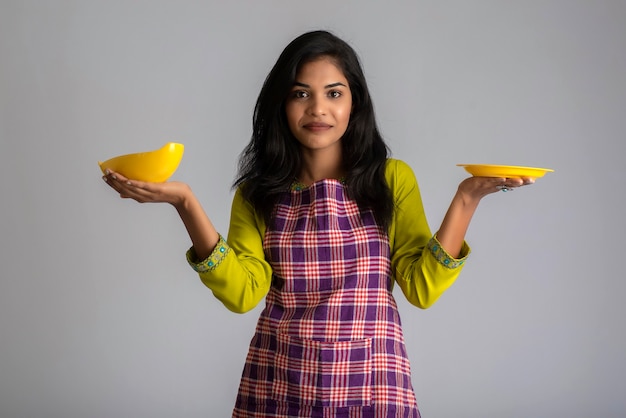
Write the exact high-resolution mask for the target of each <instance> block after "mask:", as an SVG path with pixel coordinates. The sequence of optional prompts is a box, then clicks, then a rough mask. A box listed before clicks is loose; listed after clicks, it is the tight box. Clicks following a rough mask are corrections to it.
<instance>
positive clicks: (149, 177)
mask: <svg viewBox="0 0 626 418" xmlns="http://www.w3.org/2000/svg"><path fill="white" fill-rule="evenodd" d="M184 150H185V146H184V145H183V144H177V143H175V142H168V143H167V144H165V145H164V146H163V147H161V148H160V149H158V150H154V151H148V152H138V153H135V154H125V155H120V156H118V157H114V158H111V159H108V160H106V161H104V162H102V163H101V162H99V163H98V164H99V165H100V169H101V170H102V172H103V173H104V172H105V171H106V169H107V168H108V169H109V170H111V171H115V172H117V173H120V174H121V175H123V176H124V177H126V178H129V179H131V180H140V181H149V182H156V183H160V182H163V181H165V180H167V179H168V178H170V177H171V176H172V174H174V172H175V171H176V169H177V168H178V164H180V160H181V159H182V158H183V152H184Z"/></svg>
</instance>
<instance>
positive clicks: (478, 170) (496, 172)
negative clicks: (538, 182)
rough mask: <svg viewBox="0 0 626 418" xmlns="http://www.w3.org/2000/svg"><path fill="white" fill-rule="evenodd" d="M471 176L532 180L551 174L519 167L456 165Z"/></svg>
mask: <svg viewBox="0 0 626 418" xmlns="http://www.w3.org/2000/svg"><path fill="white" fill-rule="evenodd" d="M457 166H459V167H463V168H465V170H466V171H467V172H468V173H470V174H471V175H472V176H476V177H506V178H510V179H511V178H522V177H527V178H533V179H537V178H539V177H543V176H544V175H545V174H546V173H552V172H554V170H552V169H550V168H538V167H520V166H516V165H493V164H457Z"/></svg>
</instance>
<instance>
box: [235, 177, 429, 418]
mask: <svg viewBox="0 0 626 418" xmlns="http://www.w3.org/2000/svg"><path fill="white" fill-rule="evenodd" d="M264 248H265V252H266V257H267V259H268V261H269V262H270V263H271V265H272V269H273V273H274V282H273V285H272V288H271V289H270V292H269V293H268V295H267V297H266V307H265V309H264V310H263V312H262V313H261V317H260V319H259V322H258V325H257V329H256V332H255V335H254V337H253V339H252V342H251V345H250V351H249V353H248V357H247V360H246V365H245V368H244V372H243V376H242V380H241V385H240V388H239V393H238V396H237V404H236V406H235V410H234V412H233V417H329V418H330V417H346V418H348V417H350V418H357V417H358V418H366V417H372V418H374V417H376V418H391V417H411V418H417V417H419V411H418V409H417V404H416V401H415V395H414V392H413V388H412V385H411V380H410V376H411V372H410V366H409V361H408V359H407V354H406V348H405V345H404V337H403V335H402V330H401V325H400V317H399V315H398V309H397V306H396V303H395V301H394V299H393V296H392V294H391V291H390V289H391V267H390V254H389V253H390V250H389V241H388V238H387V236H386V234H385V233H384V231H382V230H381V228H380V227H379V226H378V225H377V224H376V222H375V220H374V216H373V214H372V213H371V212H365V213H361V212H360V211H359V208H358V207H357V205H356V203H355V202H354V201H352V200H349V199H348V198H347V197H346V195H345V190H344V186H343V184H341V183H340V182H339V181H335V180H323V181H320V182H317V183H315V184H313V185H312V186H311V187H309V188H305V189H302V190H293V191H292V192H290V193H289V194H286V195H285V196H284V198H283V199H282V200H281V201H280V202H279V203H278V205H277V207H276V216H275V221H274V223H273V225H271V226H270V227H269V228H268V229H267V231H266V233H265V239H264Z"/></svg>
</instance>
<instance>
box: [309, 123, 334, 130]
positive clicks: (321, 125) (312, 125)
mask: <svg viewBox="0 0 626 418" xmlns="http://www.w3.org/2000/svg"><path fill="white" fill-rule="evenodd" d="M330 128H331V125H329V124H327V123H322V122H311V123H307V124H306V125H304V129H308V130H309V131H314V132H317V131H325V130H327V129H330Z"/></svg>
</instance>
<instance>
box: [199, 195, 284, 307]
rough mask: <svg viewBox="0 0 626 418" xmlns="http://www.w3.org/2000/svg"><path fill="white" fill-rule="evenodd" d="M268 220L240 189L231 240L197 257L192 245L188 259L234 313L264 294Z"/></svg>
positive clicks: (267, 270) (268, 280)
mask: <svg viewBox="0 0 626 418" xmlns="http://www.w3.org/2000/svg"><path fill="white" fill-rule="evenodd" d="M264 234H265V223H264V222H263V219H262V218H261V217H260V216H258V215H257V214H256V212H255V211H254V209H253V207H252V205H251V204H250V203H249V202H247V201H246V200H245V199H244V198H243V196H242V195H241V192H240V190H239V189H238V190H237V191H236V192H235V196H234V198H233V204H232V207H231V214H230V227H229V230H228V239H227V240H225V239H224V238H223V237H220V241H219V242H218V244H217V245H216V247H215V249H214V250H213V253H212V254H211V255H210V256H209V257H207V258H206V259H205V260H197V259H196V257H195V253H194V251H193V248H191V249H190V250H189V251H188V252H187V260H188V261H189V264H190V265H191V267H192V268H193V269H194V270H196V271H197V272H198V274H199V275H200V279H201V280H202V282H203V283H204V284H205V285H206V286H207V287H208V288H209V289H211V291H212V292H213V294H214V295H215V297H216V298H217V299H219V300H220V301H221V302H222V303H223V304H224V306H226V307H227V308H228V309H229V310H231V311H233V312H238V313H243V312H247V311H249V310H251V309H253V308H254V307H255V306H256V305H257V304H258V303H259V302H260V301H261V299H263V298H264V297H265V295H266V294H267V292H268V291H269V288H270V284H271V281H272V269H271V267H270V265H269V263H268V262H267V261H266V260H265V254H264V252H263V235H264Z"/></svg>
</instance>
